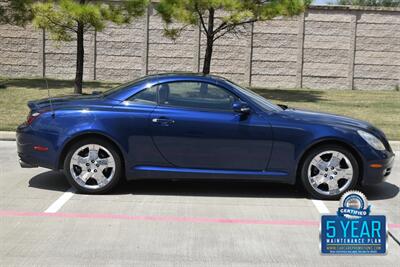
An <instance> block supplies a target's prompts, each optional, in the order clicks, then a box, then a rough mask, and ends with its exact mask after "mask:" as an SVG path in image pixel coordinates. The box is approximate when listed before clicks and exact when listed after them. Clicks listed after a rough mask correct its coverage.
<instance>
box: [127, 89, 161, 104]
mask: <svg viewBox="0 0 400 267" xmlns="http://www.w3.org/2000/svg"><path fill="white" fill-rule="evenodd" d="M127 100H128V101H131V102H138V103H143V104H152V105H156V104H157V89H156V88H155V87H151V88H147V89H144V90H142V91H140V92H139V93H137V94H135V95H133V96H131V97H130V98H129V99H127Z"/></svg>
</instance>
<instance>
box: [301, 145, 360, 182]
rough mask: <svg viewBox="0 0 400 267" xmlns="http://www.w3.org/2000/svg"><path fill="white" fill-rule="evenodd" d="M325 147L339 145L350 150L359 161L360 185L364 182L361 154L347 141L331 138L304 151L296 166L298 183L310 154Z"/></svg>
mask: <svg viewBox="0 0 400 267" xmlns="http://www.w3.org/2000/svg"><path fill="white" fill-rule="evenodd" d="M323 145H338V146H342V147H344V148H346V149H348V150H349V151H350V152H351V153H352V154H353V155H354V157H355V159H356V160H357V164H358V168H359V181H358V183H360V182H361V181H362V179H363V171H364V163H363V160H362V157H361V155H360V152H359V151H358V150H357V149H356V148H355V147H353V146H352V145H350V144H348V143H346V142H345V141H342V140H339V139H334V138H329V139H323V140H319V141H317V142H315V143H313V144H311V145H310V146H308V147H307V149H305V150H304V152H303V153H302V154H301V156H300V160H299V161H298V163H297V166H296V182H298V181H299V178H300V175H301V168H302V165H303V162H304V160H305V159H306V157H307V155H308V153H309V152H310V151H311V150H313V149H315V148H316V147H318V146H323Z"/></svg>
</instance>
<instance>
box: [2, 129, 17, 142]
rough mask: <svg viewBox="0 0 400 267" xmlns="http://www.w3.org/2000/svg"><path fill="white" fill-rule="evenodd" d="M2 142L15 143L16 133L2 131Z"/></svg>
mask: <svg viewBox="0 0 400 267" xmlns="http://www.w3.org/2000/svg"><path fill="white" fill-rule="evenodd" d="M0 141H15V132H9V131H0Z"/></svg>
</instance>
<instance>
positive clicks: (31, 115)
mask: <svg viewBox="0 0 400 267" xmlns="http://www.w3.org/2000/svg"><path fill="white" fill-rule="evenodd" d="M39 115H40V113H39V112H34V113H32V112H30V113H29V115H28V117H27V118H26V124H27V125H31V124H32V122H33V121H34V120H36V119H37V118H38V117H39Z"/></svg>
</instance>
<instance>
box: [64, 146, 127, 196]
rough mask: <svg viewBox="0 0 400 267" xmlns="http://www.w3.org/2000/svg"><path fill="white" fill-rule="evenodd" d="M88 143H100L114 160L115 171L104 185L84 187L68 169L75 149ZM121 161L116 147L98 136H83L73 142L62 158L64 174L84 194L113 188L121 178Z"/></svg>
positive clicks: (107, 190)
mask: <svg viewBox="0 0 400 267" xmlns="http://www.w3.org/2000/svg"><path fill="white" fill-rule="evenodd" d="M88 144H95V145H100V146H102V147H104V148H106V149H107V150H108V151H109V152H110V153H111V155H112V157H113V158H114V161H115V171H114V175H113V176H112V178H111V180H109V182H108V183H107V184H106V185H104V187H101V188H96V189H93V188H86V187H83V186H81V185H80V184H79V183H78V182H77V181H75V179H74V178H73V176H72V173H71V170H70V162H71V158H72V156H73V154H74V153H75V151H77V150H78V149H79V148H81V147H82V146H85V145H88ZM122 166H123V165H122V161H121V157H120V155H119V153H118V152H117V149H116V148H115V146H114V145H113V144H111V143H110V142H108V141H106V140H103V139H100V138H85V139H82V140H80V141H78V142H76V143H74V144H73V145H72V146H71V147H70V148H69V150H68V154H67V155H66V157H65V160H64V170H63V171H64V174H65V176H66V178H67V180H68V182H69V183H70V184H71V186H73V187H74V188H76V189H77V190H78V191H79V192H81V193H86V194H102V193H107V192H109V191H111V190H112V189H113V188H115V187H116V186H117V185H118V183H119V181H120V180H122V179H121V176H122V175H123V167H122Z"/></svg>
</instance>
